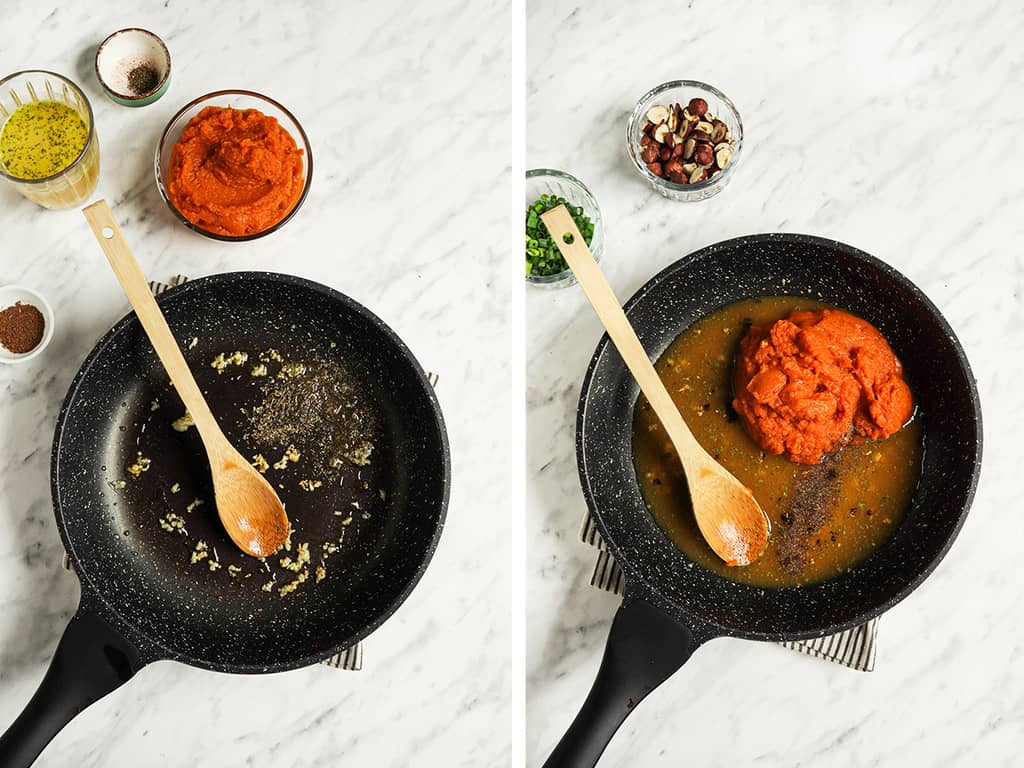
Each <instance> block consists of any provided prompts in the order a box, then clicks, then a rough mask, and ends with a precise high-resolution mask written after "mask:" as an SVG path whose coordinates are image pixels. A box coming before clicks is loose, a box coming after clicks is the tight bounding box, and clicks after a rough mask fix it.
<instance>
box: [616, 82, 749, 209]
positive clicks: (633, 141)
mask: <svg viewBox="0 0 1024 768" xmlns="http://www.w3.org/2000/svg"><path fill="white" fill-rule="evenodd" d="M697 97H700V98H702V99H704V100H705V101H707V103H708V114H711V115H714V116H715V117H716V118H718V119H719V120H721V121H722V122H724V123H725V124H726V125H727V126H728V127H729V132H730V133H732V137H733V149H732V158H731V159H730V160H729V163H728V165H726V167H725V168H724V169H722V171H721V172H720V173H717V174H715V175H714V176H712V177H711V178H710V179H708V180H707V181H701V182H698V183H696V184H676V183H675V182H672V181H669V180H668V179H663V178H661V177H660V176H655V175H654V174H653V173H651V171H650V169H649V168H648V167H647V164H646V163H645V162H644V161H643V159H641V157H640V152H641V146H640V140H641V138H642V137H643V130H644V125H645V124H646V123H647V110H649V109H650V108H651V107H653V106H655V105H656V104H663V105H665V106H668V105H669V104H676V103H678V104H682V105H683V106H684V107H685V106H686V105H687V104H688V103H689V102H690V99H693V98H697ZM626 149H627V150H628V152H629V157H630V159H631V160H632V161H633V165H634V166H635V167H636V170H637V172H638V173H639V174H640V175H641V176H643V177H644V178H645V179H646V180H647V183H648V184H650V185H651V186H652V187H653V188H654V189H655V191H657V192H658V193H659V194H660V195H662V196H664V197H667V198H668V199H669V200H678V201H681V202H691V201H694V200H706V199H707V198H709V197H713V196H714V195H717V194H718V193H719V192H721V191H722V190H723V189H724V188H725V186H726V185H727V184H728V183H729V181H730V180H731V179H732V175H733V172H734V171H735V169H736V166H737V165H739V160H740V155H741V154H742V151H743V121H742V120H741V119H740V113H739V112H738V111H737V110H736V105H735V104H733V103H732V101H730V100H729V98H728V97H727V96H726V95H725V94H724V93H722V92H721V91H720V90H718V89H717V88H714V87H713V86H710V85H708V84H707V83H701V82H698V81H696V80H673V81H671V82H668V83H662V84H661V85H659V86H658V87H657V88H652V89H651V90H650V91H648V92H647V93H645V94H644V95H643V96H641V97H640V101H638V102H637V104H636V106H635V107H634V108H633V113H632V114H631V115H630V116H629V123H628V125H627V127H626Z"/></svg>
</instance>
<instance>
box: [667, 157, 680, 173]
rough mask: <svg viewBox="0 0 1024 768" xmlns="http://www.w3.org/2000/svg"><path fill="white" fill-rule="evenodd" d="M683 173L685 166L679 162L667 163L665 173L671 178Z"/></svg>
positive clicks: (671, 161)
mask: <svg viewBox="0 0 1024 768" xmlns="http://www.w3.org/2000/svg"><path fill="white" fill-rule="evenodd" d="M682 172H683V164H682V163H681V162H679V161H678V160H669V161H668V162H667V163H665V173H667V174H668V175H669V176H672V175H673V174H676V173H682Z"/></svg>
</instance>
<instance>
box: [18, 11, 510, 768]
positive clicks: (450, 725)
mask: <svg viewBox="0 0 1024 768" xmlns="http://www.w3.org/2000/svg"><path fill="white" fill-rule="evenodd" d="M427 8H428V6H424V7H423V8H422V9H413V8H412V7H411V6H409V5H408V4H405V3H399V2H397V0H387V1H386V2H377V3H372V4H367V3H347V4H336V3H328V2H317V3H298V2H281V3H273V4H272V3H255V4H252V3H250V4H236V3H231V4H228V3H209V2H201V1H200V0H184V1H182V0H169V2H167V3H161V4H156V3H143V2H136V1H135V0H129V2H118V3H113V2H103V3H99V4H97V3H91V4H88V5H87V6H86V5H81V6H78V5H75V4H68V3H60V4H56V3H45V2H42V3H36V2H27V1H24V2H20V3H19V2H15V3H5V4H4V9H3V29H4V34H3V44H2V45H0V71H3V72H4V73H6V72H9V71H14V70H18V69H24V68H33V67H36V68H49V69H55V70H57V71H60V72H63V73H66V74H70V75H71V76H72V77H73V78H74V79H76V80H77V81H78V82H79V83H81V84H83V86H84V88H85V90H86V91H87V93H88V96H89V98H90V99H91V100H92V103H93V106H94V109H95V111H96V119H97V124H98V131H99V136H100V143H101V147H102V177H101V181H100V187H99V190H98V192H97V196H99V195H102V196H104V197H106V198H107V199H108V200H109V201H110V202H111V203H112V205H113V206H114V208H115V212H116V214H117V216H118V218H119V221H120V223H121V226H122V228H123V230H124V232H125V234H126V236H127V237H128V238H129V240H130V241H131V243H132V244H133V245H134V247H135V250H136V253H137V254H138V255H139V256H140V258H141V259H142V261H143V263H144V265H145V268H146V270H147V272H148V274H149V275H150V276H152V277H154V278H158V279H167V278H168V277H170V276H171V275H173V274H175V273H178V272H181V273H186V274H189V275H192V276H198V275H204V274H210V273H215V272H221V271H228V270H237V269H270V270H278V271H285V272H291V273H294V274H299V275H302V276H305V277H309V278H312V279H315V280H318V281H320V282H323V283H327V284H329V285H331V286H333V287H335V288H338V289H340V290H341V291H343V292H345V293H348V294H349V295H351V296H353V297H354V298H355V299H357V300H358V301H361V302H363V303H364V304H366V305H367V306H369V307H370V308H372V309H373V310H374V311H375V312H377V313H378V314H379V315H380V316H382V317H383V318H384V319H385V321H386V322H388V323H389V324H390V325H391V326H392V327H393V328H394V329H395V330H396V331H397V332H398V333H399V334H400V335H401V336H402V337H403V338H404V339H405V341H406V342H407V343H408V345H409V346H410V347H411V349H412V350H413V352H414V353H415V354H416V355H417V356H418V358H419V359H420V361H421V362H422V364H423V365H424V366H425V367H426V368H427V369H428V370H433V371H436V372H437V373H438V374H440V385H439V390H438V394H439V397H440V400H441V404H442V408H443V409H444V413H445V416H446V419H447V424H448V430H449V436H450V439H451V445H452V464H453V469H454V484H453V488H452V498H451V507H450V510H449V515H448V524H447V526H446V528H445V531H444V535H443V536H442V539H441V543H440V547H439V549H438V551H437V554H436V556H435V558H434V561H433V563H432V564H431V566H430V568H429V569H428V570H427V572H426V575H425V577H424V578H423V581H422V582H421V583H420V585H419V587H418V588H417V589H416V590H415V592H414V593H413V595H412V596H411V598H410V599H409V600H408V602H407V603H405V605H403V606H402V608H401V609H400V610H399V611H398V613H397V614H396V615H395V616H394V617H393V618H392V619H391V620H390V621H388V622H387V623H386V624H385V625H384V626H383V627H382V628H381V629H380V630H379V631H377V632H376V633H374V634H373V635H372V636H371V637H370V638H369V639H368V640H367V641H366V643H365V666H364V669H363V671H362V672H359V673H350V672H341V671H337V670H332V669H328V668H324V667H313V668H309V669H303V670H298V671H295V672H290V673H287V674H281V675H271V676H253V677H228V676H224V675H217V674H213V673H208V672H203V671H199V670H194V669H191V668H188V667H185V666H182V665H177V664H170V663H160V664H155V665H153V666H152V667H149V668H146V669H144V670H143V671H142V672H141V673H140V674H139V675H138V676H137V677H136V678H135V679H134V680H132V681H131V682H130V683H129V684H127V685H125V686H124V687H123V688H121V689H120V690H119V691H117V692H115V693H114V694H113V695H111V696H109V697H107V698H106V699H104V700H102V701H101V702H99V703H98V704H96V705H95V706H93V707H91V708H90V709H89V710H87V711H86V712H85V713H84V714H83V715H81V716H80V717H79V718H78V719H76V720H75V721H74V722H73V723H72V724H71V725H70V726H69V727H68V728H67V729H65V731H64V732H63V733H61V734H60V735H59V737H58V738H57V739H56V740H55V741H54V742H53V743H52V744H51V746H50V747H49V748H48V749H47V750H46V752H45V753H44V755H43V757H42V758H41V759H40V761H39V762H38V765H39V766H40V768H58V767H60V768H64V766H69V765H76V766H82V768H99V767H100V766H102V768H117V767H119V766H125V767H131V768H137V767H142V768H149V767H150V766H178V765H190V766H193V765H194V766H202V767H204V768H205V766H227V767H230V768H234V767H235V766H254V767H257V768H260V767H262V766H271V765H289V766H296V768H298V767H300V766H325V765H349V766H370V765H372V766H407V765H442V764H444V765H458V766H481V765H503V764H508V762H509V760H510V755H511V754H512V752H511V751H510V750H511V747H510V744H511V743H512V740H511V731H510V730H509V728H508V723H509V711H508V710H509V702H510V701H514V700H515V697H516V691H518V690H519V689H520V687H521V686H520V679H521V675H519V674H517V673H516V669H517V667H516V665H515V663H514V662H513V661H512V659H513V650H515V652H517V653H518V650H519V647H520V645H521V642H520V641H519V640H518V638H520V636H521V630H520V628H521V621H520V620H519V618H518V615H517V612H516V611H509V609H508V605H509V602H510V601H512V604H513V605H514V604H515V600H516V598H515V595H517V594H518V593H519V579H518V577H517V576H515V575H514V574H513V573H512V571H511V570H509V569H502V568H501V567H500V564H501V562H502V561H503V559H505V560H510V559H511V556H510V555H508V554H507V552H506V551H505V549H503V547H507V546H508V544H507V543H503V542H507V541H512V542H515V541H516V536H517V535H518V524H517V523H516V521H518V520H521V517H520V514H521V512H520V509H519V506H520V505H519V504H518V503H516V502H515V501H514V499H515V498H516V496H515V495H510V494H509V492H508V490H507V488H506V487H505V486H504V485H503V482H507V481H508V480H507V478H508V472H507V467H509V466H518V464H519V461H520V456H521V446H522V442H521V438H520V439H519V440H518V442H517V439H516V437H515V435H516V434H517V433H516V431H515V430H520V431H521V427H520V425H521V402H522V400H521V391H522V390H521V386H522V385H521V381H522V370H521V368H522V366H521V356H518V357H517V356H516V355H515V354H512V355H510V354H509V352H508V350H510V349H513V350H517V351H518V350H519V349H521V344H520V338H521V330H520V329H521V321H520V320H519V319H520V318H521V312H522V309H521V284H520V282H519V280H518V276H514V277H513V276H512V275H511V273H509V272H507V271H506V269H507V267H506V266H505V262H507V261H508V259H509V257H508V251H507V250H502V249H501V247H500V246H497V245H495V246H490V245H489V244H488V243H489V241H488V240H487V239H486V238H487V237H491V236H494V235H496V234H497V233H508V234H509V236H511V234H512V232H513V227H514V229H515V232H516V233H518V230H519V226H518V221H517V220H518V214H517V213H515V212H516V211H517V209H518V197H519V195H518V188H519V173H518V169H516V171H515V172H513V169H512V168H511V167H510V165H509V162H510V161H509V157H510V156H514V155H515V153H510V152H509V149H508V148H509V147H510V146H514V145H515V144H517V143H518V142H519V141H520V139H519V134H520V129H519V128H518V127H517V124H516V123H515V122H514V121H513V120H512V118H511V115H512V114H513V108H512V104H511V103H507V102H506V101H504V100H503V99H501V98H495V94H501V93H507V92H508V91H509V89H511V88H513V83H515V82H516V81H517V80H518V75H515V76H514V75H513V72H512V71H511V65H510V61H511V56H512V42H511V38H510V35H509V33H508V30H509V29H510V28H511V27H512V26H513V15H514V14H513V9H512V6H511V5H510V4H509V3H508V2H506V1H505V0H496V1H495V2H491V3H487V4H473V5H472V6H467V5H465V4H462V3H456V2H447V1H443V2H440V3H431V4H429V10H428V9H427ZM520 23H521V22H520ZM125 26H143V27H147V28H149V29H152V30H153V31H155V32H157V33H158V34H160V35H161V36H162V37H163V38H164V39H165V40H166V42H167V44H168V46H169V48H170V50H171V55H172V57H173V66H174V70H173V75H172V83H171V86H170V90H169V92H168V93H167V95H165V96H164V97H163V99H162V100H161V101H159V102H157V103H156V104H154V105H152V106H149V107H146V108H143V109H140V110H131V109H125V108H122V107H119V106H116V105H114V104H112V103H110V102H109V101H107V100H106V99H104V98H103V96H102V95H101V94H100V93H99V90H98V84H97V82H96V80H95V76H94V75H93V70H92V57H93V55H94V52H95V46H96V45H97V44H98V43H99V42H100V40H102V39H103V38H104V37H105V36H106V35H107V34H109V33H110V32H112V31H113V30H115V29H118V28H120V27H125ZM230 87H242V88H251V89H254V90H258V91H262V92H265V93H267V94H268V95H271V96H273V97H275V98H277V99H279V100H280V101H282V102H283V103H284V104H285V105H286V106H288V107H289V108H290V109H291V110H292V111H293V112H294V113H295V114H296V116H297V117H298V118H299V120H300V121H301V122H302V123H303V125H304V127H305V128H306V130H307V132H308V133H309V136H310V140H311V143H312V146H313V154H314V179H313V185H312V191H311V193H310V196H309V198H308V200H307V201H306V203H305V206H304V208H303V209H302V210H301V211H300V212H299V213H298V215H297V216H296V218H295V219H294V220H293V221H292V222H291V223H290V224H288V225H287V226H286V227H285V228H284V229H283V230H282V231H281V232H279V233H277V234H275V235H273V236H271V237H268V238H265V239H262V240H259V241H256V242H253V243H249V244H219V243H214V242H211V241H207V240H205V239H203V238H200V237H198V236H196V235H193V234H191V233H190V232H188V231H186V230H185V229H184V228H183V227H181V226H180V225H179V224H178V223H176V221H175V220H174V219H173V218H172V216H171V214H170V213H169V212H168V210H167V209H166V207H165V205H164V203H163V202H162V201H161V199H160V197H159V196H158V193H157V190H156V187H155V183H154V180H153V172H152V156H153V151H154V147H155V145H156V141H157V137H158V135H159V132H160V130H161V129H162V128H163V126H164V124H165V122H166V121H167V120H168V118H169V117H170V116H171V115H172V114H173V113H174V112H175V111H176V110H177V109H178V108H179V107H180V106H181V105H182V104H184V103H185V102H186V101H189V100H190V99H192V98H194V97H195V96H198V95H200V94H201V93H205V92H207V91H210V90H215V89H218V88H230ZM456 136H472V140H471V141H453V137H456ZM513 219H515V220H516V221H513ZM0 232H2V233H3V236H2V244H0V284H3V283H8V282H18V283H24V284H26V285H29V286H34V287H36V288H38V289H40V290H41V291H43V292H44V293H45V295H46V296H47V297H48V298H49V300H50V302H51V303H52V304H53V306H54V308H55V310H56V313H57V322H58V324H59V327H58V328H57V334H56V337H55V338H54V340H53V343H52V345H51V346H50V348H49V349H48V350H47V352H46V353H45V354H44V355H43V356H42V357H41V359H39V360H38V361H37V362H33V363H31V364H27V365H25V366H24V367H19V368H14V367H4V366H0V581H2V582H3V584H4V590H3V595H2V597H0V728H5V727H6V725H7V724H8V723H9V722H10V721H11V720H13V718H14V717H15V716H16V714H17V713H18V712H19V711H20V708H21V707H22V706H23V704H24V703H25V702H26V701H27V700H28V698H29V696H30V694H31V693H32V691H33V690H34V688H35V686H36V684H37V683H38V682H39V680H40V679H41V677H42V674H43V672H44V670H45V668H46V665H47V664H48V662H49V658H50V655H51V653H52V651H53V649H54V647H55V645H56V643H57V640H58V637H59V635H60V633H61V631H62V630H63V627H64V624H65V623H66V621H67V619H68V618H69V617H70V615H71V614H72V612H73V611H74V608H75V606H76V604H77V596H78V586H77V582H76V580H75V578H74V577H73V576H72V575H70V574H68V573H65V572H63V571H62V570H61V568H60V560H61V546H60V542H59V538H58V535H57V531H56V527H55V524H54V520H53V514H52V510H51V506H50V499H49V485H48V462H49V445H50V440H51V436H52V431H53V427H54V421H55V417H56V414H57V410H58V407H59V404H60V402H61V400H62V398H63V396H64V392H65V390H66V388H67V385H68V384H69V383H70V381H71V379H72V376H73V375H74V372H75V370H76V369H77V367H78V364H79V362H80V361H81V360H82V358H83V357H84V356H85V355H86V353H87V352H88V350H89V349H90V348H91V347H92V345H93V343H94V342H95V340H96V339H97V338H98V337H99V335H100V334H101V333H102V332H103V331H104V330H105V329H106V328H108V327H109V326H110V325H111V324H112V323H113V322H114V321H115V320H116V319H117V318H118V317H120V316H121V315H122V314H123V313H124V312H125V311H126V309H127V307H126V303H125V301H124V299H123V298H122V296H121V294H120V293H119V289H118V288H117V285H116V283H115V282H114V280H113V278H112V276H111V275H110V273H109V271H108V270H107V269H106V267H105V266H104V262H103V260H102V256H101V254H100V252H99V250H98V249H97V246H96V244H95V242H94V241H93V238H92V235H91V234H90V232H89V230H88V228H87V227H86V224H85V221H84V220H83V219H82V216H81V214H80V213H79V212H78V211H77V210H70V211H64V212H50V211H42V210H40V209H37V208H35V207H34V206H33V205H32V204H31V203H28V202H27V201H24V200H22V199H21V198H20V197H18V196H17V195H16V194H15V193H14V192H13V191H11V190H9V189H8V188H6V187H5V186H3V187H0ZM477 232H479V233H482V234H483V237H481V238H477V237H475V234H476V233H477ZM502 236H504V235H502ZM485 422H486V423H488V424H489V428H488V429H486V430H484V429H480V428H479V424H480V423H485ZM503 433H510V434H512V438H511V439H503V438H502V435H503ZM516 482H518V480H516ZM509 536H510V538H506V537H509ZM520 666H521V665H520ZM2 763H3V759H2V757H0V764H2Z"/></svg>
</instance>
